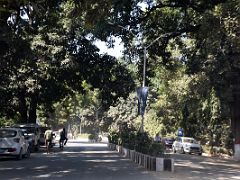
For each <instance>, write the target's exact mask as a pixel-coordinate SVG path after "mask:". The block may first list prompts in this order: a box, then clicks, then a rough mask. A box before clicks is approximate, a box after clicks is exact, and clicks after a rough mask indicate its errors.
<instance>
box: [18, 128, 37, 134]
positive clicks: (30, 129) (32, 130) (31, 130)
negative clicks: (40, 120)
mask: <svg viewBox="0 0 240 180" xmlns="http://www.w3.org/2000/svg"><path fill="white" fill-rule="evenodd" d="M20 129H22V131H24V133H27V134H34V133H35V128H34V127H20Z"/></svg>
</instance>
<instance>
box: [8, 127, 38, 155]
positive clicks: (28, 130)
mask: <svg viewBox="0 0 240 180" xmlns="http://www.w3.org/2000/svg"><path fill="white" fill-rule="evenodd" d="M13 127H14V128H20V129H22V131H24V133H25V136H27V137H28V142H29V144H30V150H31V152H34V151H38V150H39V148H40V133H41V131H40V126H39V125H37V124H16V125H13Z"/></svg>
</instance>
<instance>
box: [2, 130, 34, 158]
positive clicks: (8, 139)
mask: <svg viewBox="0 0 240 180" xmlns="http://www.w3.org/2000/svg"><path fill="white" fill-rule="evenodd" d="M0 156H14V157H16V158H17V159H19V160H20V159H22V157H23V156H25V157H30V149H29V144H28V142H27V141H26V140H25V138H24V135H23V133H22V131H21V130H20V129H17V128H0Z"/></svg>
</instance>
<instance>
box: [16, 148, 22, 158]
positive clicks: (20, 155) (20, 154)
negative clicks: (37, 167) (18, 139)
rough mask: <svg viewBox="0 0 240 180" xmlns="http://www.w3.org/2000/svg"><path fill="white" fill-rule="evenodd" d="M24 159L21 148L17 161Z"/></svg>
mask: <svg viewBox="0 0 240 180" xmlns="http://www.w3.org/2000/svg"><path fill="white" fill-rule="evenodd" d="M22 157H23V154H22V148H21V150H20V152H19V154H18V155H17V160H21V159H22Z"/></svg>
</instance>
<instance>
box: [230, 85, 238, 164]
mask: <svg viewBox="0 0 240 180" xmlns="http://www.w3.org/2000/svg"><path fill="white" fill-rule="evenodd" d="M233 99H234V102H233V103H232V107H231V110H232V119H231V120H232V123H231V124H232V131H233V135H234V139H235V140H234V159H235V160H240V110H239V107H240V86H239V85H236V86H235V88H234V91H233Z"/></svg>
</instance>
